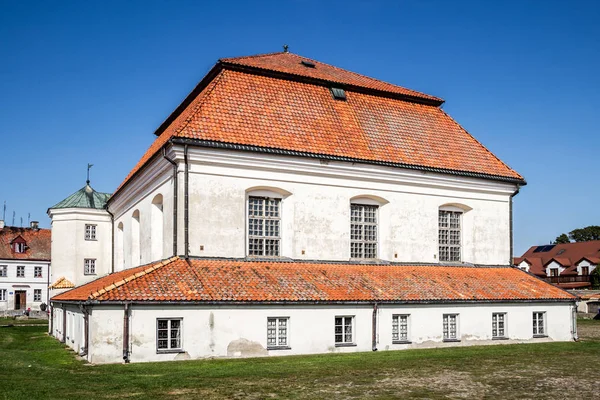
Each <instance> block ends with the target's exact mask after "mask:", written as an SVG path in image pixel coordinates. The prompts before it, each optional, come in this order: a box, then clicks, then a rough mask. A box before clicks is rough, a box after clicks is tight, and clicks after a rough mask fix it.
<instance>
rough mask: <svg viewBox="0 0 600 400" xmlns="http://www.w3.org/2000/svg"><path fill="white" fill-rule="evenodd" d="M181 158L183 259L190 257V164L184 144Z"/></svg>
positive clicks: (186, 146)
mask: <svg viewBox="0 0 600 400" xmlns="http://www.w3.org/2000/svg"><path fill="white" fill-rule="evenodd" d="M183 158H184V161H185V194H184V196H185V197H184V200H185V201H184V210H183V212H184V215H183V217H184V225H185V226H184V229H185V259H186V260H189V258H190V232H189V217H190V209H189V203H190V199H189V175H190V172H189V171H190V166H189V164H188V145H187V144H186V145H185V146H184V148H183Z"/></svg>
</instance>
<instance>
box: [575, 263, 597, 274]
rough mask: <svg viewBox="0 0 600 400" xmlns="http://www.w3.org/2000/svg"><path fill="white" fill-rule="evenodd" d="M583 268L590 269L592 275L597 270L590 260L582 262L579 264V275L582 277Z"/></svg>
mask: <svg viewBox="0 0 600 400" xmlns="http://www.w3.org/2000/svg"><path fill="white" fill-rule="evenodd" d="M581 267H588V268H589V273H590V274H591V273H592V271H593V270H594V269H596V265H595V264H592V263H590V262H589V261H588V260H581V262H580V263H579V264H577V275H581Z"/></svg>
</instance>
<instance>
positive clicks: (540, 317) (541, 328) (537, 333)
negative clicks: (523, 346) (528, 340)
mask: <svg viewBox="0 0 600 400" xmlns="http://www.w3.org/2000/svg"><path fill="white" fill-rule="evenodd" d="M545 336H547V335H546V313H545V312H539V311H537V312H534V313H533V337H545Z"/></svg>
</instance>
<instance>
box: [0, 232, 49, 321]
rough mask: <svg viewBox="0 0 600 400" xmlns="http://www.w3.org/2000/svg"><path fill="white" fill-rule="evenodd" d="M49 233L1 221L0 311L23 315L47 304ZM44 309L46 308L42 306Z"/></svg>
mask: <svg viewBox="0 0 600 400" xmlns="http://www.w3.org/2000/svg"><path fill="white" fill-rule="evenodd" d="M49 274H50V230H49V229H40V228H38V223H37V222H35V221H33V222H31V225H30V227H29V228H19V227H16V226H5V225H4V221H0V312H6V313H8V314H17V313H18V314H20V313H23V311H25V310H27V309H31V310H40V306H41V305H42V304H48V282H49V281H48V280H49V277H50V275H49ZM42 308H43V307H42Z"/></svg>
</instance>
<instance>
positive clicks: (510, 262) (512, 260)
mask: <svg viewBox="0 0 600 400" xmlns="http://www.w3.org/2000/svg"><path fill="white" fill-rule="evenodd" d="M519 190H521V188H520V187H519V185H517V190H515V192H514V193H513V194H511V195H510V202H509V203H508V214H509V216H508V218H509V224H510V227H509V231H510V233H509V234H510V260H509V262H508V265H513V264H514V259H515V258H514V251H515V249H514V244H513V239H514V232H513V197H515V196H516V195H518V194H519Z"/></svg>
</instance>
